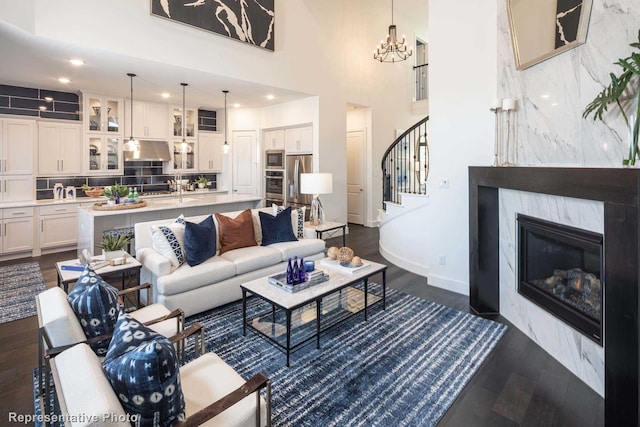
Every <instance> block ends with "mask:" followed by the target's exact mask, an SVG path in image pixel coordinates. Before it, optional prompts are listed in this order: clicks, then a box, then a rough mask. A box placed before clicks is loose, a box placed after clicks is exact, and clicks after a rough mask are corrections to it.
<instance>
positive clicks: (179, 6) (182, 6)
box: [151, 0, 275, 51]
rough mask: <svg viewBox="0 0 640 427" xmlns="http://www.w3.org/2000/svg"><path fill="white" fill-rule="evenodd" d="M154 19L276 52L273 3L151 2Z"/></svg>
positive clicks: (236, 0) (229, 0) (224, 0)
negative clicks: (209, 32)
mask: <svg viewBox="0 0 640 427" xmlns="http://www.w3.org/2000/svg"><path fill="white" fill-rule="evenodd" d="M151 15H153V16H158V17H160V18H164V19H168V20H171V21H175V22H180V23H182V24H186V25H189V26H192V27H195V28H200V29H202V30H206V31H211V32H213V33H216V34H219V35H222V36H226V37H229V38H232V39H235V40H239V41H241V42H244V43H248V44H251V45H254V46H258V47H262V48H264V49H268V50H271V51H273V50H274V24H275V13H274V0H193V1H189V0H151Z"/></svg>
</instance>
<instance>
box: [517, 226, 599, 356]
mask: <svg viewBox="0 0 640 427" xmlns="http://www.w3.org/2000/svg"><path fill="white" fill-rule="evenodd" d="M517 222H518V277H519V280H518V292H519V293H520V294H521V295H523V296H525V297H526V298H528V299H529V300H530V301H532V302H533V303H535V304H536V305H538V306H540V307H542V308H543V309H545V310H547V311H548V312H550V313H552V314H554V315H555V316H556V317H558V318H560V319H562V320H563V321H564V322H566V323H567V324H569V325H570V326H571V327H573V328H574V329H576V330H578V331H579V332H581V333H583V334H584V335H585V336H587V337H588V338H590V339H591V340H593V341H595V342H597V343H598V344H600V345H602V318H603V316H602V295H603V286H604V283H603V279H602V278H603V277H604V275H603V273H604V265H603V247H602V243H603V239H602V235H601V234H599V233H594V232H591V231H587V230H583V229H579V228H575V227H570V226H567V225H563V224H556V223H553V222H550V221H545V220H542V219H539V218H532V217H530V216H527V215H522V214H518V217H517Z"/></svg>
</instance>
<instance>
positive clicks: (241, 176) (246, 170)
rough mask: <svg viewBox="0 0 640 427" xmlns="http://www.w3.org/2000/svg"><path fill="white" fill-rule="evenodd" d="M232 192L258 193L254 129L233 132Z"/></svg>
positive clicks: (256, 149) (256, 141)
mask: <svg viewBox="0 0 640 427" xmlns="http://www.w3.org/2000/svg"><path fill="white" fill-rule="evenodd" d="M232 141H233V146H232V155H233V193H234V194H258V138H257V136H256V132H255V131H238V132H233V137H232Z"/></svg>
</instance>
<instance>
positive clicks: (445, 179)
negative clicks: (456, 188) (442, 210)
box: [438, 178, 449, 190]
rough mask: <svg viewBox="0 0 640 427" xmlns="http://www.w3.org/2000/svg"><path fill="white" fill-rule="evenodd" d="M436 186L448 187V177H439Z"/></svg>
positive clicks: (443, 188)
mask: <svg viewBox="0 0 640 427" xmlns="http://www.w3.org/2000/svg"><path fill="white" fill-rule="evenodd" d="M438 186H439V187H440V189H441V190H447V189H449V179H448V178H443V179H441V180H440V183H439V184H438Z"/></svg>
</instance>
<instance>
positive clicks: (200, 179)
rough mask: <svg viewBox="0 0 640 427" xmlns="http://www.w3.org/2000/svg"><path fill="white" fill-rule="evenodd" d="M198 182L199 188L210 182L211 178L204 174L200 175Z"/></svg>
mask: <svg viewBox="0 0 640 427" xmlns="http://www.w3.org/2000/svg"><path fill="white" fill-rule="evenodd" d="M196 184H198V188H205V187H206V186H207V184H209V180H208V179H207V178H205V177H204V176H202V175H200V177H199V178H198V179H196Z"/></svg>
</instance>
